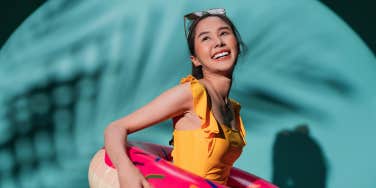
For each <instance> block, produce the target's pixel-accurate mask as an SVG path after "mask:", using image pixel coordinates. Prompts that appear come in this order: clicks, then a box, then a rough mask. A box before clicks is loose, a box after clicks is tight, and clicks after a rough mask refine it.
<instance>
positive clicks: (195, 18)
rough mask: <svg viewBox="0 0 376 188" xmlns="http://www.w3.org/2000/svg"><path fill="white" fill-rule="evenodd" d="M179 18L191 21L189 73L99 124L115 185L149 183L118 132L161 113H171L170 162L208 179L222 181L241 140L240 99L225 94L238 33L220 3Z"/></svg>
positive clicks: (148, 122)
mask: <svg viewBox="0 0 376 188" xmlns="http://www.w3.org/2000/svg"><path fill="white" fill-rule="evenodd" d="M184 18H185V26H186V28H187V23H188V22H187V20H188V21H190V22H191V23H190V25H189V31H186V35H187V41H188V45H189V49H190V53H191V55H190V59H191V62H192V65H193V71H192V75H188V76H187V77H185V78H183V79H182V80H181V81H180V84H179V85H178V86H175V87H173V88H171V89H169V90H167V91H166V92H164V93H162V94H161V95H160V96H158V97H157V98H156V99H154V100H153V101H151V102H150V103H149V104H147V105H145V106H143V107H141V108H140V109H138V110H136V111H135V112H133V113H131V114H129V115H127V116H125V117H123V118H120V119H118V120H116V121H114V122H113V123H111V124H110V125H109V126H108V127H107V128H106V130H105V148H106V153H107V154H108V157H109V158H110V160H111V164H113V165H114V167H115V168H116V169H117V179H118V181H119V185H120V187H150V186H151V185H150V183H149V182H148V181H147V179H146V178H145V177H144V174H142V173H141V172H140V171H139V169H138V168H137V167H136V166H135V161H132V159H130V157H129V156H128V155H124V153H127V152H126V149H125V148H126V147H125V146H126V145H127V141H125V142H124V138H127V135H129V134H131V133H133V132H136V131H138V130H141V129H144V128H147V127H150V126H152V125H155V124H157V123H159V122H161V121H164V120H166V119H170V118H171V119H173V125H174V132H173V139H172V143H173V146H174V147H173V149H172V151H171V156H172V158H173V165H175V166H176V167H178V168H180V169H183V170H184V171H186V172H188V173H192V174H194V175H197V176H201V177H202V178H205V179H207V180H209V182H215V183H217V184H219V185H226V184H227V182H228V179H229V176H230V171H231V170H232V167H233V164H234V162H235V161H236V159H237V158H238V157H239V156H240V154H241V153H242V150H243V147H244V146H245V144H246V139H245V129H244V125H243V122H242V120H241V117H240V113H239V112H240V104H239V103H238V102H236V101H235V100H233V99H230V98H229V93H230V89H231V84H232V74H233V70H234V67H235V65H236V62H237V60H238V55H239V52H240V45H241V43H242V42H241V40H240V35H239V33H238V32H237V30H236V28H235V26H234V25H233V24H232V22H231V21H230V19H229V18H228V17H226V15H225V10H224V9H210V10H208V11H200V12H194V13H190V14H187V15H186V16H185V17H184ZM128 154H130V153H128ZM215 183H214V184H213V185H215ZM154 186H155V185H154ZM198 186H199V185H198Z"/></svg>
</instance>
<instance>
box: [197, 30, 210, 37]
mask: <svg viewBox="0 0 376 188" xmlns="http://www.w3.org/2000/svg"><path fill="white" fill-rule="evenodd" d="M208 33H209V31H203V32H201V33H200V34H198V35H197V37H198V38H200V36H201V35H205V34H208Z"/></svg>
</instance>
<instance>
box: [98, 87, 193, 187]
mask: <svg viewBox="0 0 376 188" xmlns="http://www.w3.org/2000/svg"><path fill="white" fill-rule="evenodd" d="M192 108H193V98H192V92H191V90H190V84H189V83H186V84H180V85H178V86H175V87H173V88H171V89H169V90H167V91H166V92H164V93H162V94H161V95H160V96H158V97H157V98H155V99H154V100H153V101H151V102H150V103H148V104H147V105H145V106H143V107H142V108H140V109H138V110H136V111H135V112H133V113H131V114H129V115H127V116H125V117H123V118H121V119H118V120H116V121H114V122H112V123H111V124H110V125H109V126H108V127H107V128H106V130H105V133H104V137H105V148H106V151H107V153H108V155H109V156H110V158H111V161H112V162H113V164H114V165H115V167H116V169H117V170H118V175H119V183H120V187H122V188H123V187H149V186H150V185H149V184H148V182H147V181H146V179H145V178H144V177H143V176H142V175H141V173H140V172H139V171H138V169H137V168H136V167H135V166H134V165H133V163H132V162H131V161H130V159H129V158H128V156H127V155H126V149H125V146H126V144H127V135H128V134H130V133H133V132H136V131H138V130H141V129H144V128H147V127H150V126H152V125H155V124H157V123H159V122H161V121H164V120H166V119H169V118H172V117H174V116H177V115H180V114H183V113H184V112H187V111H189V110H191V109H192Z"/></svg>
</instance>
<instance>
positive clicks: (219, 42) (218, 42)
mask: <svg viewBox="0 0 376 188" xmlns="http://www.w3.org/2000/svg"><path fill="white" fill-rule="evenodd" d="M224 45H225V43H224V42H223V40H222V39H221V38H220V37H216V38H215V46H214V47H222V46H224Z"/></svg>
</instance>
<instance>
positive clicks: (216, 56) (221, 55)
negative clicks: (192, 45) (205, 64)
mask: <svg viewBox="0 0 376 188" xmlns="http://www.w3.org/2000/svg"><path fill="white" fill-rule="evenodd" d="M228 54H229V53H228V52H221V53H219V54H216V55H215V56H214V57H213V58H214V59H218V58H221V57H223V56H226V55H228Z"/></svg>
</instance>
